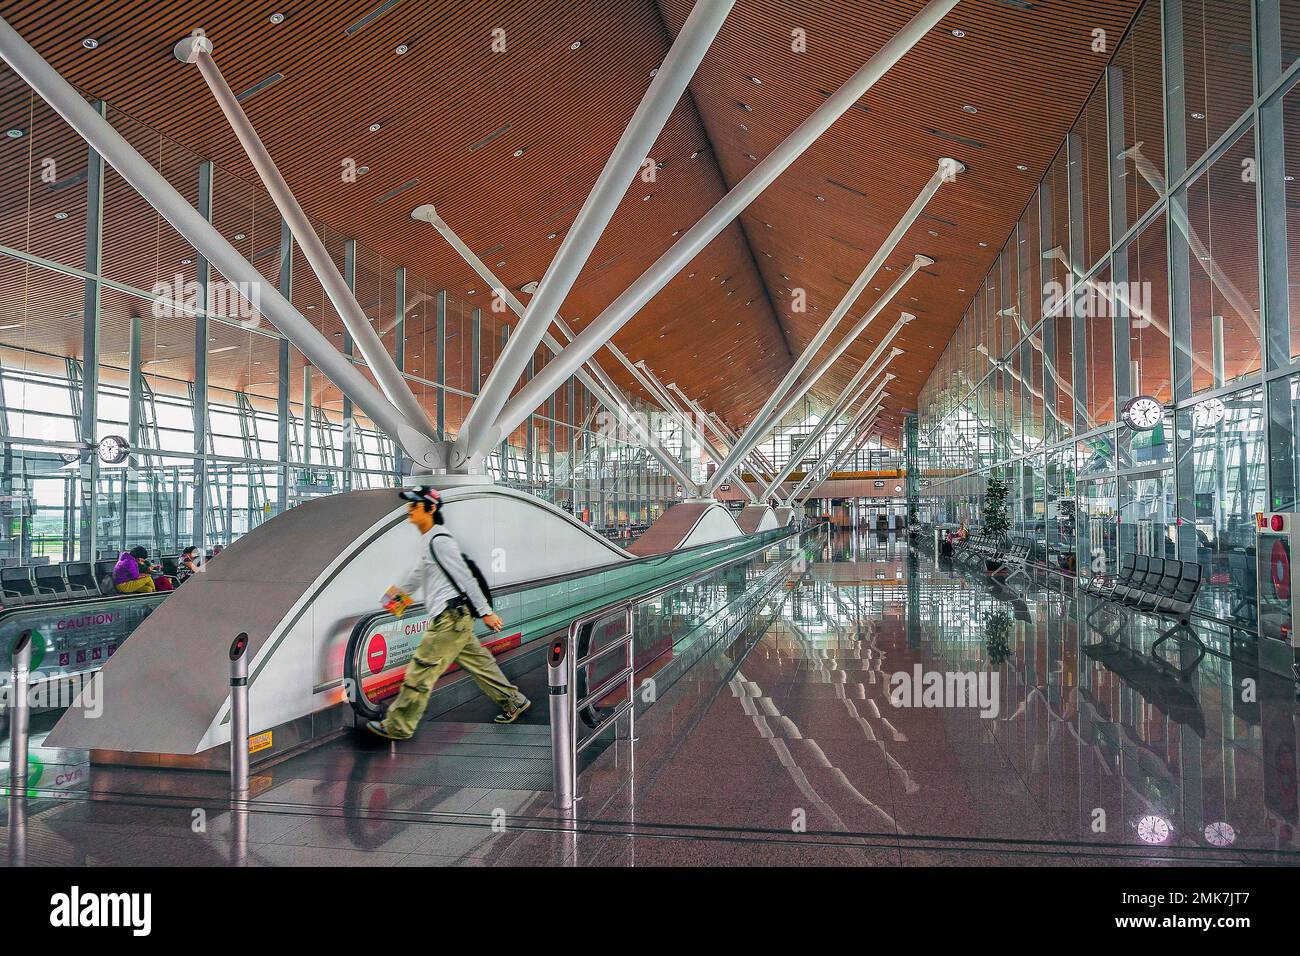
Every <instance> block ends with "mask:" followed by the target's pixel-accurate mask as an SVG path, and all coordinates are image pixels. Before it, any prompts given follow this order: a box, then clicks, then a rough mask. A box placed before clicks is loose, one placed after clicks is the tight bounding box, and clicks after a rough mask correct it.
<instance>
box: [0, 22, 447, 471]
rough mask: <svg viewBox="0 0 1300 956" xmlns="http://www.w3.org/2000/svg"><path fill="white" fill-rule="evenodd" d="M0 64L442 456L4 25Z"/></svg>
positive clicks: (372, 412)
mask: <svg viewBox="0 0 1300 956" xmlns="http://www.w3.org/2000/svg"><path fill="white" fill-rule="evenodd" d="M0 57H3V58H4V59H5V61H6V62H7V63H8V64H9V65H10V66H11V67H12V68H13V70H14V72H15V73H17V74H18V75H19V76H21V77H22V78H23V79H24V80H25V81H26V82H27V84H28V85H29V86H30V87H31V88H32V89H33V90H35V91H36V92H37V94H38V95H39V96H40V97H41V98H42V99H44V100H45V101H46V102H47V103H49V104H50V106H51V107H52V108H53V109H54V111H55V112H56V113H58V114H59V115H60V116H61V117H63V119H64V120H65V121H66V122H67V124H68V125H69V126H71V127H72V128H73V129H74V130H76V131H77V133H78V134H79V135H80V136H81V137H82V139H84V140H85V141H86V142H87V143H88V144H89V145H90V146H92V147H93V148H94V149H95V151H96V152H97V153H98V154H99V155H100V156H102V157H103V158H104V160H105V161H106V162H108V163H109V164H110V165H111V166H112V167H113V168H114V169H116V170H117V171H118V173H119V174H120V175H121V176H122V178H123V179H125V180H126V181H127V183H128V184H129V185H130V186H131V188H132V189H134V190H135V191H136V192H138V193H139V194H140V195H141V196H143V197H144V198H145V200H147V201H148V203H149V204H150V205H151V206H153V207H154V209H156V210H157V211H158V214H159V215H161V216H162V217H163V218H164V219H166V220H167V221H168V222H169V223H170V224H171V225H172V227H173V228H174V229H175V230H176V231H177V232H178V233H179V234H180V235H181V236H182V237H184V239H185V241H186V242H188V243H189V244H190V245H192V246H193V247H194V248H195V250H197V251H198V252H199V254H200V255H202V256H203V257H204V258H205V259H207V261H208V262H209V263H211V264H212V266H213V267H214V268H215V269H216V270H217V271H218V272H220V273H221V274H222V275H223V276H225V277H226V280H227V281H229V282H232V283H234V284H235V286H236V288H237V289H238V290H239V293H240V295H241V296H242V297H243V298H244V299H245V300H246V301H247V302H248V303H249V305H251V306H252V307H253V308H254V309H256V310H257V311H258V312H259V314H261V315H265V316H266V317H267V319H269V320H270V321H271V323H272V324H273V325H274V326H275V327H276V328H277V329H279V330H280V331H281V332H282V333H284V335H285V337H286V338H287V339H289V341H290V342H292V343H293V344H294V345H296V346H297V347H298V349H299V350H300V351H301V352H302V353H303V355H304V356H305V357H306V359H307V361H309V362H311V363H312V364H313V365H315V366H316V367H317V368H319V369H320V370H321V371H322V372H324V373H325V374H326V375H327V376H329V379H330V381H332V382H333V383H334V384H335V385H337V386H338V387H339V389H340V390H341V391H342V392H343V393H344V394H345V395H347V396H348V397H349V398H351V399H352V401H353V402H355V403H356V405H357V407H358V408H360V409H361V411H362V412H363V413H364V414H365V415H366V416H368V417H369V418H370V419H371V420H372V421H374V423H375V424H376V425H378V426H379V427H380V428H382V429H383V430H384V431H386V432H387V433H388V434H389V435H390V436H392V438H393V440H394V441H396V442H397V443H398V444H399V445H401V446H402V449H403V451H405V452H406V454H407V456H408V457H409V458H411V459H412V460H413V461H414V462H417V463H420V464H422V465H425V466H428V465H429V464H430V463H431V461H432V459H433V456H434V454H435V453H436V449H435V448H434V443H433V442H431V441H430V440H429V438H428V437H427V436H425V435H424V434H422V433H421V432H419V431H417V430H416V429H415V428H413V427H412V426H411V425H409V424H408V423H407V421H406V419H405V417H404V416H403V415H402V414H401V413H400V412H399V411H398V410H397V408H396V407H395V406H393V404H392V403H390V402H389V401H388V400H387V399H386V398H384V396H383V395H382V394H381V393H380V392H379V390H378V389H377V388H375V387H374V386H373V385H371V384H370V382H369V381H368V380H367V379H366V378H365V376H363V375H362V374H361V373H360V372H359V371H357V369H356V368H355V367H354V366H353V365H352V363H351V362H350V361H348V360H347V358H345V357H344V355H343V353H341V352H340V351H339V350H338V349H336V348H335V347H334V346H333V345H332V344H331V343H330V342H329V341H328V340H327V339H326V338H325V337H324V336H323V335H321V334H320V332H318V331H317V330H316V328H315V327H314V326H313V325H312V324H311V323H310V322H308V321H307V320H306V319H305V318H304V317H303V316H302V315H301V314H300V313H299V312H298V311H297V310H296V309H295V308H294V307H293V306H292V305H290V304H289V302H288V300H286V299H285V298H284V296H282V295H281V294H280V293H279V291H278V290H277V289H276V288H275V287H274V286H273V285H272V284H270V283H268V282H267V281H266V278H265V277H264V276H263V275H262V274H261V273H260V272H258V271H257V269H255V268H254V267H253V266H252V264H250V263H249V262H248V260H246V259H245V258H244V257H243V256H241V255H240V254H239V252H238V251H236V249H235V248H234V246H232V245H231V244H230V243H229V242H227V241H226V239H225V237H223V236H222V235H221V233H220V232H218V231H217V229H215V228H214V227H213V226H212V224H211V223H210V222H208V221H207V220H206V219H204V218H203V216H201V215H200V214H199V213H198V211H197V210H196V209H195V208H194V207H193V206H191V205H190V203H189V201H188V200H186V199H185V197H184V196H182V195H181V194H180V193H179V192H177V191H176V189H175V188H174V187H173V186H172V185H171V183H169V182H167V180H166V179H165V178H164V177H163V175H162V174H161V173H159V172H158V170H157V169H155V168H154V167H153V165H152V164H151V163H149V162H148V161H147V160H146V159H145V158H144V157H143V156H141V155H140V154H139V153H138V152H136V150H135V149H134V147H132V146H131V145H130V144H129V143H128V142H127V141H126V140H125V139H124V138H123V137H122V135H121V134H120V133H118V132H117V130H115V129H113V127H112V125H111V124H110V123H109V122H108V121H107V120H105V119H104V118H103V117H102V116H100V115H99V114H98V113H97V112H96V111H95V110H94V109H93V108H92V107H91V106H90V104H89V103H87V102H86V101H85V99H83V98H82V96H81V94H80V93H78V92H77V91H76V90H75V89H73V88H72V86H71V85H69V84H68V82H67V81H66V80H64V79H63V77H61V76H60V75H59V74H58V72H57V71H56V70H55V69H54V68H53V67H51V66H50V65H49V64H48V63H46V62H45V60H43V59H42V58H41V56H40V55H39V54H38V53H37V52H36V51H35V50H33V49H32V47H31V46H30V45H29V44H28V43H27V41H26V40H24V39H23V38H22V37H21V36H19V35H18V33H17V31H15V30H14V28H13V27H11V26H10V25H9V23H8V21H6V20H4V19H0Z"/></svg>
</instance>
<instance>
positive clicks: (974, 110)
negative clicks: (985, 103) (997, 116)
mask: <svg viewBox="0 0 1300 956" xmlns="http://www.w3.org/2000/svg"><path fill="white" fill-rule="evenodd" d="M962 109H963V110H965V111H966V112H967V113H978V112H979V108H978V107H975V106H969V105H967V106H963V107H962Z"/></svg>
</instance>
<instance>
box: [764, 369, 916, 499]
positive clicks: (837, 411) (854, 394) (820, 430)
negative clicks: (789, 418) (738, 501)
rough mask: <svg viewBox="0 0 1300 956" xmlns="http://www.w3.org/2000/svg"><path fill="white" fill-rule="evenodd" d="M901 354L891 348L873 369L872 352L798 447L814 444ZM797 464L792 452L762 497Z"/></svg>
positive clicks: (773, 490) (885, 381)
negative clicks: (887, 355)
mask: <svg viewBox="0 0 1300 956" xmlns="http://www.w3.org/2000/svg"><path fill="white" fill-rule="evenodd" d="M902 354H903V350H902V349H893V350H891V351H890V353H889V358H887V359H885V361H884V362H882V363H881V365H880V367H879V368H876V369H875V370H874V371H873V370H872V366H873V365H874V364H875V361H876V356H875V355H874V354H873V355H872V357H871V358H869V359H867V361H865V362H863V363H862V367H861V368H860V369H858V372H857V374H856V375H854V376H853V378H851V379H850V380H849V384H848V385H846V386H845V387H844V390H843V391H842V392H840V394H839V396H838V397H837V398H836V399H835V401H834V402H833V403H832V404H831V407H830V408H829V409H828V410H827V412H826V414H825V415H823V416H822V419H821V421H819V422H818V423H817V425H816V427H815V428H813V430H812V431H811V432H810V433H809V434H808V437H807V438H805V439H804V440H803V442H802V443H801V445H800V447H801V448H802V447H804V446H815V445H816V444H817V442H818V441H819V440H820V439H821V437H822V435H824V434H826V432H827V430H828V429H829V428H830V427H831V425H833V424H835V422H836V421H837V420H838V419H839V417H840V416H841V415H842V414H844V410H845V409H846V408H848V407H849V406H850V405H852V404H853V403H854V402H856V401H857V400H858V399H859V398H861V397H862V395H863V393H865V392H866V390H867V389H868V388H870V387H871V383H872V382H874V381H875V380H876V378H877V376H879V375H880V373H881V372H883V371H884V370H885V369H886V368H888V367H889V363H890V362H892V361H893V360H894V359H895V358H897V357H898V356H900V355H902ZM868 372H870V373H871V374H870V376H868V374H867V373H868ZM893 379H894V376H893V375H886V376H885V380H884V382H882V383H881V385H880V388H884V386H885V384H886V383H888V382H890V381H892V380H893ZM877 391H879V389H877ZM798 464H799V456H798V455H796V454H794V453H793V452H792V453H791V455H790V459H789V461H787V462H786V463H785V467H784V468H782V469H781V470H780V471H779V472H777V473H776V477H775V478H773V479H772V480H771V482H769V483H768V486H767V487H766V488H765V489H763V497H764V498H768V497H770V496H771V495H773V494H775V493H776V491H777V489H778V488H780V487H781V482H783V481H785V480H786V479H787V478H789V477H790V473H791V472H793V471H794V470H795V467H796V466H797V465H798Z"/></svg>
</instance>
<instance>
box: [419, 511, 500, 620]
mask: <svg viewBox="0 0 1300 956" xmlns="http://www.w3.org/2000/svg"><path fill="white" fill-rule="evenodd" d="M438 537H447V538H451V535H450V534H448V533H447V532H446V531H443V532H442V533H441V534H435V535H434V536H433V537H432V538H430V539H429V557H431V558H433V563H434V564H436V565H437V566H438V570H439V571H441V572H442V576H443V577H444V578H446V579H447V583H448V584H450V585H451V586H452V588H453V589H454V590H455V591H456V593H457V594H459V595H460V598H461V600H462V601H464V602H465V606H466V607H467V608H469V612H470V613H471V614H473V615H474V616H475V617H478V616H479V615H478V613H477V612H476V611H475V610H474V602H473V601H471V600H470V599H469V595H468V594H466V593H465V592H464V591H462V590H461V589H460V585H459V584H457V583H456V579H455V578H453V577H452V576H451V575H450V574H448V573H447V569H446V568H444V567H443V566H442V562H441V561H439V560H438V552H437V551H435V550H434V547H433V538H438ZM455 540H456V539H455V538H452V541H455ZM460 559H461V560H462V561H464V562H465V567H467V568H469V573H470V574H472V575H474V580H475V581H476V582H477V583H478V588H479V590H480V591H482V592H483V597H484V599H486V600H487V602H488V607H491V606H492V589H491V588H490V587H488V583H487V578H485V577H484V576H483V572H482V571H480V570H479V567H478V565H477V564H475V563H474V559H473V558H471V557H470V556H469V555H467V554H466V553H465V552H464V551H462V552H461V553H460Z"/></svg>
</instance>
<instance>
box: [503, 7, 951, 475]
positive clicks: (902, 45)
mask: <svg viewBox="0 0 1300 956" xmlns="http://www.w3.org/2000/svg"><path fill="white" fill-rule="evenodd" d="M957 3H958V0H931V2H930V3H927V4H926V5H925V7H923V8H922V9H921V11H920V12H919V13H917V15H916V16H915V17H913V18H912V19H911V20H910V21H908V23H907V25H906V26H904V27H903V29H902V30H900V31H899V32H898V33H897V34H895V35H894V36H893V37H891V38H890V39H889V40H888V41H886V43H885V44H884V46H882V47H881V48H880V49H879V50H878V51H877V52H876V54H875V56H873V57H871V58H870V59H869V60H867V62H866V63H864V64H863V65H862V66H861V67H860V68H859V69H858V71H857V72H856V73H854V74H853V76H851V77H849V79H848V80H846V81H845V82H844V84H843V85H842V86H840V88H839V89H838V90H836V91H835V92H834V93H833V94H831V95H830V96H829V97H827V99H826V100H825V102H823V103H822V105H821V106H819V107H817V109H816V110H814V111H813V112H812V113H811V114H809V116H808V118H807V119H805V120H804V121H803V122H802V123H800V124H799V126H798V127H796V128H795V130H794V131H793V132H792V133H791V134H790V135H789V136H787V137H786V138H785V139H784V140H782V141H781V143H780V144H778V145H777V147H776V148H775V149H773V150H772V152H770V153H768V155H767V156H765V157H763V159H762V160H760V161H759V163H758V165H756V166H755V167H754V168H753V169H752V170H750V171H749V173H748V174H747V175H746V176H745V177H744V178H743V179H741V181H740V182H738V183H737V184H736V185H735V186H734V187H732V189H731V190H730V191H729V192H728V193H727V194H726V195H725V196H723V197H722V199H720V200H719V201H718V202H717V203H716V204H715V205H714V206H713V208H712V209H710V210H709V211H708V212H707V213H705V214H704V217H703V218H701V219H700V221H699V222H697V223H696V224H695V225H694V226H692V227H691V228H690V229H688V230H687V231H686V233H685V234H684V235H683V236H682V237H681V238H680V239H678V240H677V242H676V243H675V244H673V245H672V246H671V247H670V248H669V249H668V251H667V252H665V253H664V254H663V255H661V256H660V257H659V258H658V259H657V260H655V263H654V265H652V266H651V267H650V268H649V269H647V270H646V271H645V272H644V273H643V274H642V275H641V277H640V278H638V279H637V280H636V281H635V282H633V283H632V284H631V285H630V286H628V288H627V289H626V290H625V291H624V292H623V294H622V295H620V296H619V297H618V298H617V299H615V300H614V301H613V302H611V303H610V304H609V305H608V306H607V307H606V308H605V310H604V311H603V312H601V313H600V315H598V316H597V317H596V318H595V319H594V320H593V321H592V322H591V324H590V325H588V326H587V327H586V328H585V329H583V330H582V332H581V333H579V334H578V337H577V338H576V339H574V340H573V344H572V345H570V346H569V347H568V348H567V349H565V351H564V355H563V356H561V359H560V361H558V362H554V363H552V364H551V365H548V366H547V367H546V368H544V369H542V371H541V373H539V374H538V375H537V376H536V377H535V378H534V379H533V380H532V381H531V382H529V383H528V384H527V385H525V386H524V387H523V388H522V389H520V391H519V392H518V393H517V394H516V395H515V396H514V398H512V399H510V401H509V402H507V403H506V404H505V406H504V407H503V408H502V411H501V415H500V416H499V417H498V419H497V422H496V427H497V429H499V430H500V431H503V432H508V431H510V430H512V429H514V428H515V427H516V426H517V425H518V424H519V423H520V422H522V421H523V420H524V419H526V418H527V417H528V416H529V415H530V414H532V410H533V409H534V408H536V407H537V405H538V403H539V402H540V401H542V400H543V399H545V397H546V396H547V395H549V394H550V393H551V392H552V391H554V390H555V388H556V386H557V384H558V383H559V382H562V381H563V380H564V379H565V378H566V377H567V376H568V375H569V374H570V373H571V372H572V370H573V368H575V367H576V366H578V365H581V364H582V363H583V362H585V361H586V360H587V359H588V358H589V357H590V356H592V355H594V354H595V353H596V352H597V350H599V349H600V347H601V346H602V345H604V344H605V343H606V342H607V341H609V339H610V338H611V337H612V336H613V335H614V333H615V332H617V331H618V330H619V329H621V328H622V327H623V326H624V325H625V324H626V323H627V322H628V320H630V319H631V318H632V317H633V316H634V315H636V313H637V312H638V311H640V309H641V308H642V307H643V306H644V305H645V304H646V303H647V302H649V301H650V300H651V299H652V298H653V297H654V296H655V295H656V294H657V293H658V292H659V290H660V289H662V288H663V287H664V286H666V285H667V284H668V283H669V282H670V281H671V280H672V278H673V277H674V276H676V275H677V273H678V272H680V271H681V270H682V269H684V268H685V267H686V266H687V265H688V264H689V263H690V262H691V261H692V260H693V259H694V258H695V257H696V256H698V255H699V254H700V252H701V251H702V250H703V249H704V248H705V246H707V245H708V244H709V243H710V242H712V241H713V239H714V238H715V237H716V236H717V235H718V234H719V233H720V232H722V230H723V229H725V228H726V227H727V226H728V225H729V224H730V223H731V221H732V220H733V219H735V218H736V217H737V216H738V215H740V213H741V212H743V211H744V210H745V208H746V207H747V206H749V204H750V203H751V202H753V201H754V200H755V199H756V198H757V197H758V196H759V195H760V194H761V193H762V192H763V190H765V189H766V188H767V187H768V186H769V185H771V183H772V182H773V181H774V180H775V179H776V178H777V177H778V176H779V175H781V173H783V172H784V171H785V170H786V169H787V168H788V167H789V166H790V165H791V164H792V163H793V162H794V161H795V160H796V159H798V158H799V157H800V156H801V155H802V154H803V152H804V151H805V150H806V149H807V148H808V147H809V146H811V145H812V143H813V142H814V141H816V139H817V138H818V137H819V136H821V134H822V133H824V132H825V131H826V130H827V129H829V128H830V126H831V124H832V123H834V122H835V121H836V120H837V119H839V117H840V116H842V115H843V114H844V113H846V112H848V110H850V109H852V108H853V106H854V104H855V103H857V102H858V100H859V99H861V98H862V95H863V94H864V93H866V92H867V90H869V89H871V87H872V86H874V85H875V83H876V82H877V81H878V80H879V79H880V78H881V77H882V76H884V75H885V73H886V72H888V71H889V69H890V68H891V67H893V65H894V64H895V63H897V62H898V61H899V60H900V59H902V57H903V56H904V55H905V54H906V53H907V51H908V50H910V49H911V48H912V47H913V46H915V45H916V44H917V43H918V42H919V41H920V40H921V38H922V37H924V36H925V34H926V33H927V32H929V30H930V29H931V28H932V27H934V26H935V25H936V24H938V23H939V21H940V20H942V19H943V18H944V16H945V15H946V14H947V13H948V12H949V11H951V10H952V9H953V7H955V6H957ZM733 451H734V449H733ZM737 457H738V458H739V457H741V456H737ZM721 471H723V469H719V472H721ZM715 477H716V476H715ZM713 487H716V485H714V486H713Z"/></svg>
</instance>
